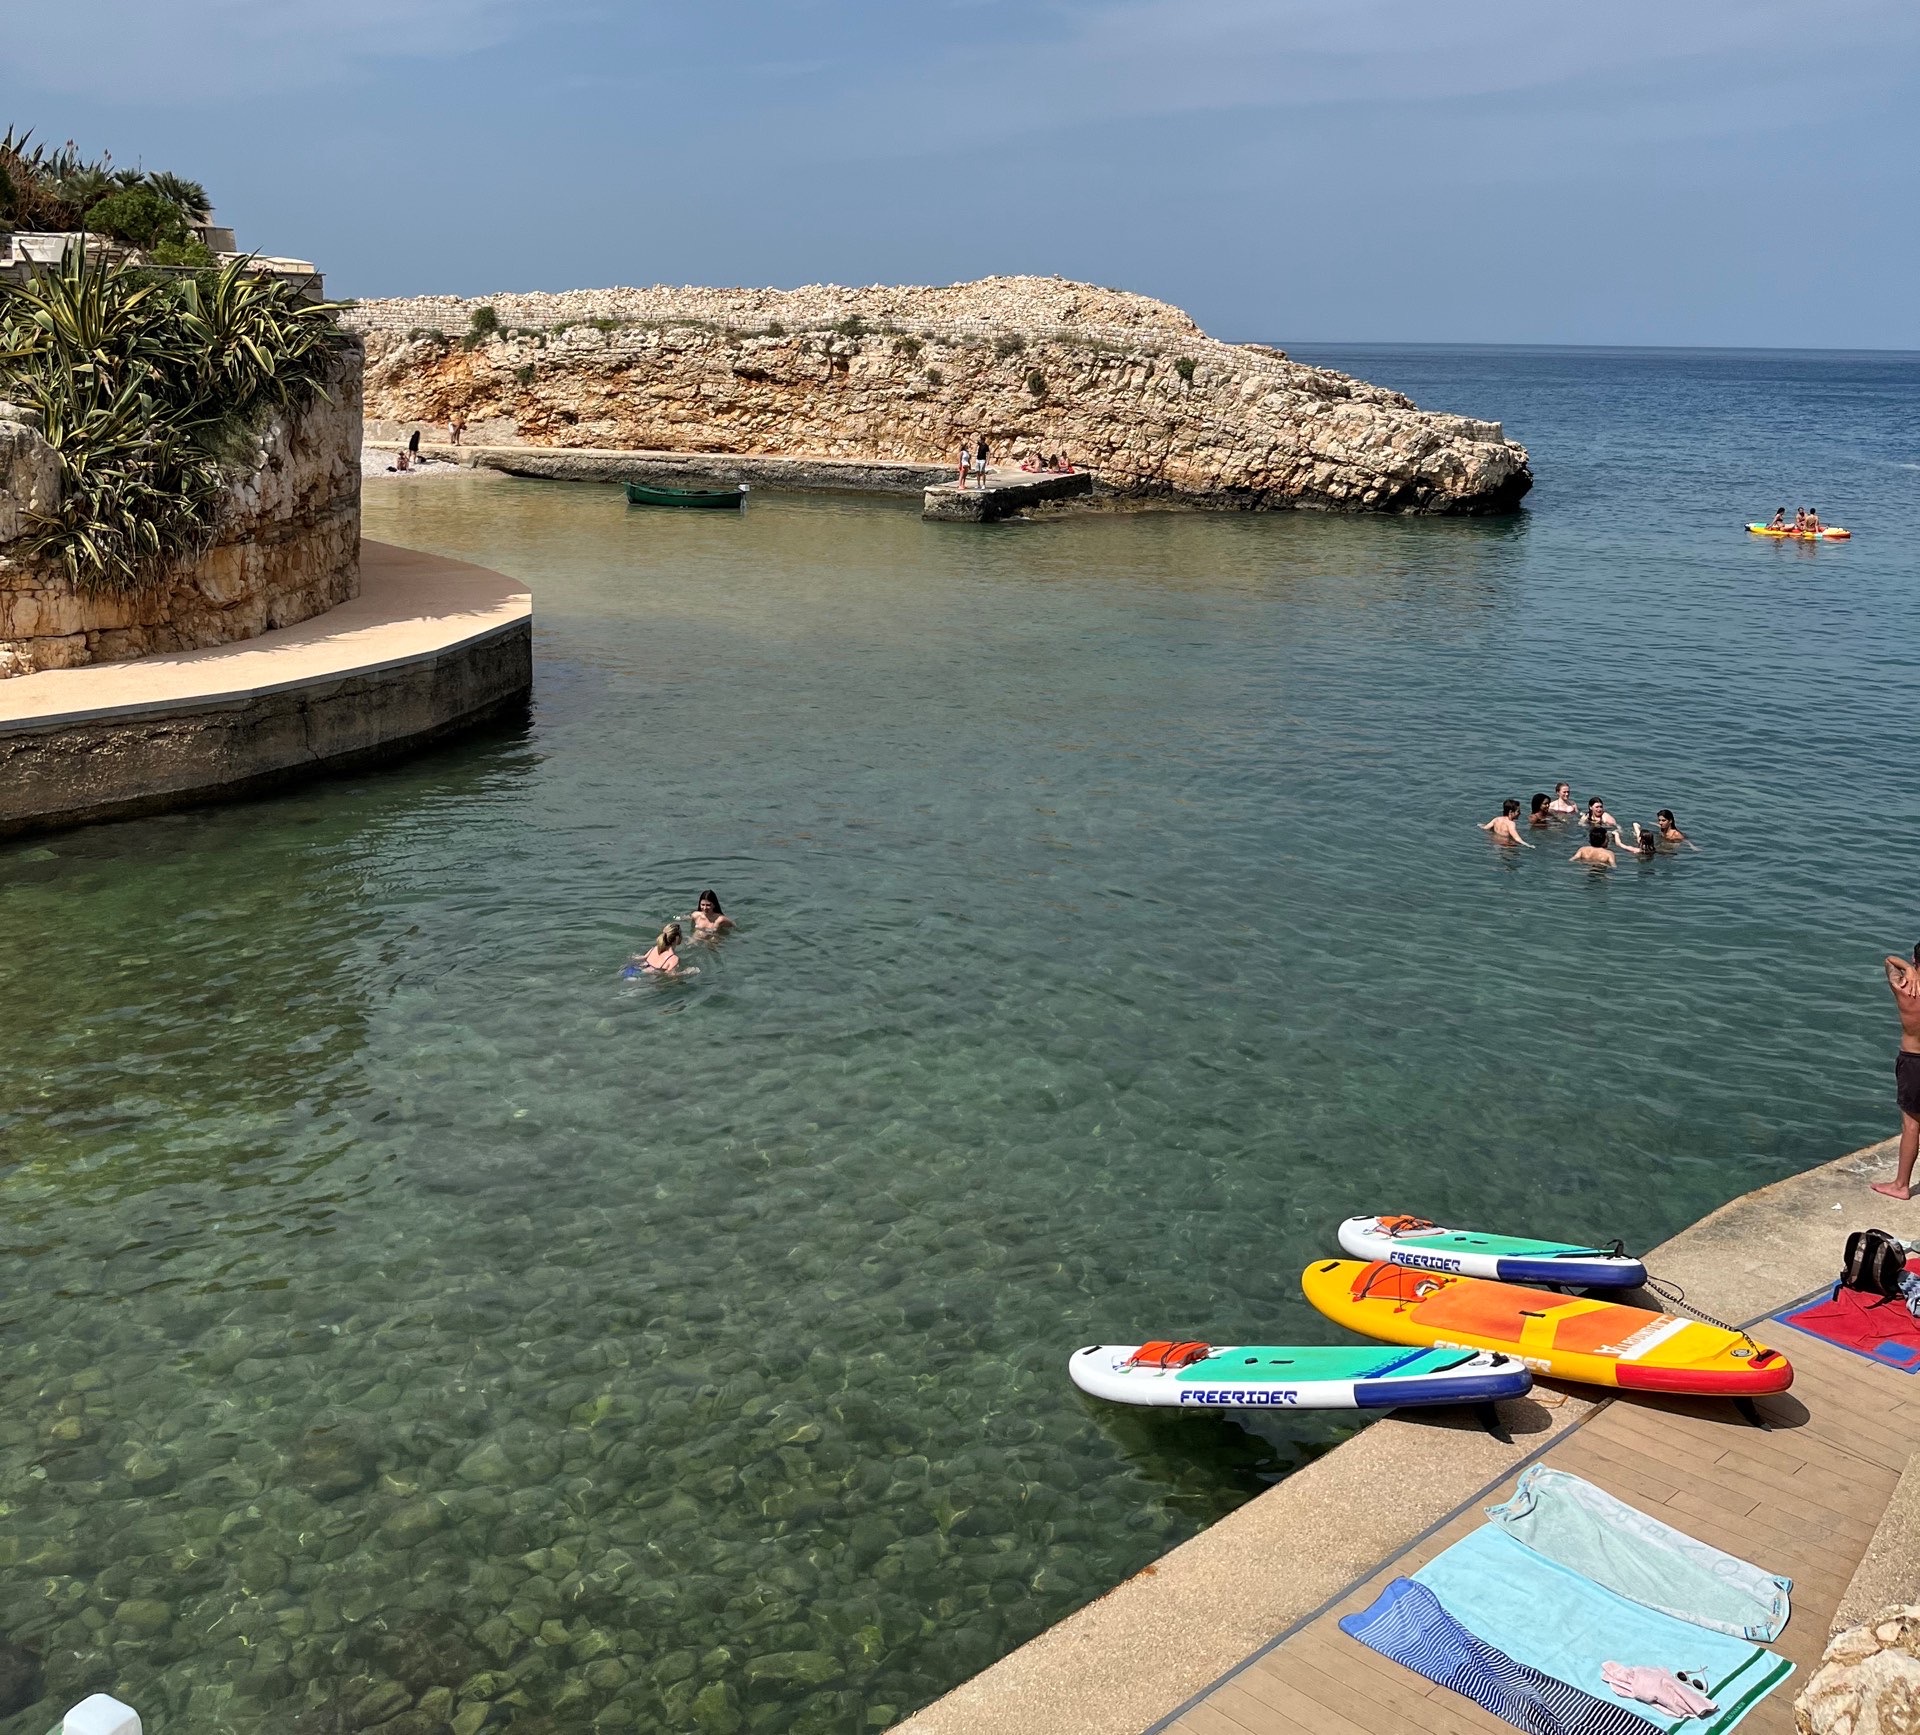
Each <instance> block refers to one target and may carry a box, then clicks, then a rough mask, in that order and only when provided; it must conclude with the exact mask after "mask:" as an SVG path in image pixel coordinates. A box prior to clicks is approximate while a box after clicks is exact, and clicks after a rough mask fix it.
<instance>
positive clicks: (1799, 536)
mask: <svg viewBox="0 0 1920 1735" xmlns="http://www.w3.org/2000/svg"><path fill="white" fill-rule="evenodd" d="M1747 530H1748V533H1749V534H1750V535H1753V536H1776V537H1781V538H1784V539H1785V540H1786V541H1788V542H1851V541H1852V540H1853V532H1852V531H1851V530H1842V529H1840V528H1839V527H1838V526H1837V525H1830V526H1828V528H1826V529H1825V530H1795V529H1793V528H1792V527H1791V526H1786V527H1784V528H1781V529H1778V530H1776V529H1775V528H1774V527H1773V526H1772V525H1771V524H1749V525H1748V526H1747Z"/></svg>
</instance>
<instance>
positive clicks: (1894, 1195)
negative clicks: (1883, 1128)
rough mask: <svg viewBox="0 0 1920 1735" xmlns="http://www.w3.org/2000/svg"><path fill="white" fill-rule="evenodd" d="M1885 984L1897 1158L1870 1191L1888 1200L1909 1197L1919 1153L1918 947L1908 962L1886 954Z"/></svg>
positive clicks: (1919, 989)
mask: <svg viewBox="0 0 1920 1735" xmlns="http://www.w3.org/2000/svg"><path fill="white" fill-rule="evenodd" d="M1886 971H1887V986H1888V987H1889V988H1891V989H1892V990H1893V1004H1894V1008H1895V1010H1897V1011H1898V1012H1899V1014H1900V1052H1899V1053H1898V1054H1896V1055H1895V1056H1894V1057H1893V1088H1894V1095H1895V1097H1896V1098H1897V1099H1898V1100H1899V1103H1900V1161H1899V1164H1898V1166H1897V1167H1896V1168H1895V1169H1894V1171H1893V1179H1892V1180H1891V1181H1875V1182H1874V1183H1873V1190H1874V1191H1875V1192H1876V1193H1884V1194H1886V1196H1887V1197H1888V1198H1889V1199H1911V1198H1912V1197H1913V1159H1914V1158H1915V1157H1916V1156H1920V946H1915V947H1914V949H1913V958H1912V960H1911V961H1909V960H1907V959H1905V958H1895V957H1889V958H1888V959H1887V961H1886Z"/></svg>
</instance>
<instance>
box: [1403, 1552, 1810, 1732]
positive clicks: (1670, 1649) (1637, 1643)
mask: <svg viewBox="0 0 1920 1735" xmlns="http://www.w3.org/2000/svg"><path fill="white" fill-rule="evenodd" d="M1413 1576H1414V1579H1415V1581H1416V1582H1418V1583H1420V1584H1424V1585H1425V1586H1426V1587H1427V1589H1429V1590H1430V1591H1432V1592H1433V1594H1434V1595H1435V1596H1437V1597H1438V1598H1439V1599H1440V1604H1441V1606H1442V1607H1443V1608H1444V1609H1445V1610H1446V1611H1447V1613H1448V1614H1450V1615H1452V1616H1453V1618H1454V1619H1455V1620H1457V1621H1458V1622H1460V1624H1461V1625H1462V1626H1464V1627H1465V1628H1466V1629H1467V1630H1468V1631H1469V1632H1471V1633H1474V1634H1476V1635H1477V1636H1478V1637H1479V1638H1480V1639H1481V1640H1483V1641H1484V1642H1485V1643H1487V1644H1489V1645H1492V1646H1494V1647H1496V1648H1497V1649H1498V1650H1500V1651H1501V1652H1503V1653H1504V1654H1505V1655H1507V1656H1509V1657H1511V1658H1513V1660H1514V1661H1515V1662H1517V1663H1525V1664H1526V1665H1527V1667H1528V1668H1530V1669H1539V1670H1540V1671H1542V1672H1543V1673H1545V1674H1549V1675H1552V1676H1553V1677H1554V1679H1555V1680H1559V1681H1565V1682H1566V1683H1567V1685H1568V1686H1570V1687H1578V1688H1579V1689H1580V1690H1581V1691H1582V1692H1583V1693H1604V1692H1606V1690H1607V1686H1606V1682H1605V1681H1604V1680H1603V1679H1602V1678H1601V1669H1602V1666H1603V1665H1604V1664H1606V1663H1608V1662H1615V1663H1624V1664H1626V1665H1627V1666H1628V1667H1630V1668H1631V1667H1635V1666H1639V1665H1645V1664H1651V1665H1652V1666H1653V1667H1654V1668H1658V1669H1671V1670H1673V1672H1674V1673H1675V1674H1676V1675H1678V1674H1686V1675H1697V1676H1699V1677H1700V1678H1701V1679H1702V1680H1703V1681H1705V1683H1706V1691H1707V1694H1708V1696H1709V1697H1710V1698H1712V1699H1713V1700H1715V1701H1716V1703H1717V1705H1718V1707H1719V1708H1718V1709H1717V1710H1716V1711H1713V1712H1711V1713H1709V1714H1708V1715H1706V1716H1702V1717H1673V1716H1669V1715H1668V1714H1667V1713H1666V1712H1664V1711H1661V1710H1659V1709H1657V1708H1656V1707H1654V1706H1652V1705H1648V1706H1646V1707H1645V1708H1644V1710H1645V1715H1646V1718H1647V1721H1648V1722H1650V1723H1652V1724H1653V1725H1654V1726H1655V1727H1656V1728H1659V1729H1662V1730H1665V1731H1667V1735H1726V1732H1727V1731H1728V1730H1729V1729H1731V1728H1733V1726H1734V1725H1735V1724H1736V1723H1738V1722H1739V1721H1740V1719H1741V1718H1742V1717H1744V1716H1746V1714H1747V1713H1748V1712H1749V1711H1751V1710H1752V1709H1753V1708H1754V1706H1755V1705H1757V1704H1758V1703H1759V1702H1760V1701H1761V1700H1762V1699H1763V1698H1765V1697H1766V1695H1767V1694H1768V1693H1770V1692H1772V1691H1773V1689H1774V1688H1775V1687H1777V1686H1779V1685H1780V1683H1781V1682H1782V1681H1784V1680H1785V1679H1786V1678H1787V1677H1788V1676H1789V1675H1790V1674H1792V1673H1793V1665H1792V1664H1791V1663H1790V1662H1788V1661H1787V1659H1786V1658H1785V1657H1782V1656H1779V1655H1777V1654H1776V1653H1775V1652H1773V1651H1765V1650H1762V1649H1761V1648H1760V1647H1759V1646H1758V1645H1754V1644H1749V1643H1748V1642H1747V1641H1746V1640H1745V1639H1737V1638H1734V1637H1733V1636H1732V1635H1731V1634H1728V1633H1721V1632H1715V1631H1713V1630H1711V1629H1710V1628H1707V1627H1697V1626H1693V1625H1690V1624H1689V1623H1688V1622H1686V1621H1679V1620H1675V1619H1674V1618H1673V1616H1672V1615H1668V1614H1661V1613H1660V1612H1658V1611H1657V1610H1655V1609H1650V1608H1643V1607H1642V1606H1641V1605H1640V1604H1639V1603H1637V1602H1629V1601H1628V1600H1627V1599H1626V1598H1625V1597H1623V1596H1619V1595H1617V1594H1616V1593H1615V1592H1613V1591H1610V1590H1608V1589H1606V1588H1605V1587H1604V1586H1603V1585H1597V1584H1595V1583H1594V1582H1593V1580H1592V1579H1590V1578H1586V1577H1584V1576H1583V1575H1582V1574H1580V1573H1577V1572H1574V1571H1573V1570H1572V1569H1570V1568H1568V1567H1565V1566H1562V1565H1561V1564H1560V1563H1559V1562H1558V1561H1556V1560H1548V1559H1547V1557H1546V1556H1545V1555H1543V1554H1536V1553H1535V1552H1534V1551H1533V1550H1532V1549H1531V1548H1528V1547H1527V1546H1526V1544H1525V1543H1521V1542H1516V1541H1514V1539H1513V1538H1512V1537H1511V1536H1509V1535H1508V1534H1507V1533H1506V1532H1505V1531H1504V1530H1502V1529H1500V1527H1499V1526H1498V1525H1494V1524H1483V1525H1481V1527H1480V1528H1479V1529H1478V1530H1476V1531H1473V1532H1472V1533H1471V1534H1469V1535H1467V1536H1464V1537H1462V1538H1461V1539H1460V1541H1458V1542H1456V1543H1455V1544H1454V1545H1453V1546H1452V1547H1451V1548H1449V1549H1445V1550H1443V1551H1442V1552H1441V1553H1439V1554H1436V1555H1435V1556H1434V1557H1433V1559H1431V1560H1430V1561H1428V1562H1427V1564H1426V1565H1425V1566H1423V1567H1421V1568H1420V1570H1419V1571H1418V1572H1416V1573H1415V1574H1414V1575H1413Z"/></svg>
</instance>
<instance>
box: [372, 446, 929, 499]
mask: <svg viewBox="0 0 1920 1735" xmlns="http://www.w3.org/2000/svg"><path fill="white" fill-rule="evenodd" d="M366 450H367V451H369V452H393V451H398V450H399V443H398V442H397V441H390V440H368V441H367V442H366ZM420 451H421V454H422V456H424V457H428V458H433V459H436V460H438V461H440V462H442V463H454V464H463V465H465V466H466V467H467V468H468V469H470V470H497V471H499V472H500V473H501V474H502V475H507V476H528V477H532V478H533V479H535V480H536V481H543V482H652V483H657V484H662V485H664V486H666V487H669V488H688V487H696V488H697V487H705V486H709V485H718V486H721V487H725V486H728V485H730V484H732V483H735V482H745V483H746V484H747V485H748V486H749V487H752V488H793V489H798V490H801V491H804V492H808V493H829V494H918V493H919V492H920V491H921V490H922V489H924V488H925V487H926V486H927V485H928V484H929V483H932V482H938V481H940V480H942V479H943V478H945V477H947V476H949V475H951V474H952V466H951V465H947V464H918V463H912V462H909V461H906V460H903V459H894V458H815V457H794V458H774V457H760V456H745V455H740V454H736V453H731V452H647V451H626V450H621V449H619V448H616V447H597V446H464V445H463V446H443V445H438V444H423V445H422V446H421V448H420Z"/></svg>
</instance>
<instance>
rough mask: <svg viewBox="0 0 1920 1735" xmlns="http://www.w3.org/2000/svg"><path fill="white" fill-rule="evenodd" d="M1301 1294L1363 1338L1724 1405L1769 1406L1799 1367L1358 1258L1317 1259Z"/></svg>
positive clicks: (1704, 1334) (1583, 1307)
mask: <svg viewBox="0 0 1920 1735" xmlns="http://www.w3.org/2000/svg"><path fill="white" fill-rule="evenodd" d="M1300 1287H1301V1288H1302V1289H1304V1290H1305V1291H1306V1295H1307V1299H1308V1300H1309V1301H1310V1302H1312V1303H1313V1305H1314V1306H1315V1307H1317V1308H1318V1309H1319V1310H1320V1311H1321V1312H1322V1313H1324V1314H1325V1315H1326V1316H1327V1318H1329V1319H1331V1320H1333V1321H1335V1322H1336V1323H1337V1324H1340V1325H1344V1326H1346V1327H1347V1328H1348V1329H1349V1330H1350V1331H1357V1332H1359V1333H1361V1335H1362V1336H1365V1337H1373V1338H1379V1339H1380V1340H1381V1341H1383V1342H1385V1343H1405V1344H1424V1345H1429V1346H1432V1347H1434V1348H1439V1349H1487V1350H1498V1351H1500V1352H1501V1353H1503V1354H1505V1355H1510V1356H1517V1357H1518V1358H1519V1359H1520V1360H1521V1361H1523V1362H1525V1363H1526V1364H1527V1366H1528V1367H1530V1368H1531V1369H1532V1370H1533V1371H1534V1372H1535V1373H1537V1374H1545V1375H1547V1377H1548V1378H1550V1379H1562V1380H1578V1381H1580V1382H1581V1383H1582V1384H1585V1385H1593V1386H1620V1387H1623V1388H1625V1389H1627V1390H1629V1391H1640V1392H1686V1393H1691V1394H1694V1395H1696V1396H1701V1397H1723V1398H1758V1397H1764V1396H1765V1395H1766V1394H1767V1393H1769V1392H1784V1391H1785V1390H1786V1389H1787V1387H1788V1386H1790V1385H1792V1384H1793V1364H1792V1363H1791V1362H1789V1361H1788V1360H1787V1358H1786V1357H1785V1356H1784V1355H1782V1354H1781V1353H1780V1352H1779V1351H1778V1350H1777V1349H1768V1348H1767V1347H1766V1346H1765V1345H1764V1344H1756V1343H1754V1342H1753V1341H1752V1340H1751V1339H1749V1338H1745V1337H1742V1336H1741V1335H1740V1334H1739V1333H1738V1332H1732V1331H1724V1330H1722V1329H1721V1328H1720V1327H1719V1326H1717V1325H1706V1324H1703V1323H1702V1322H1701V1321H1699V1320H1695V1319H1680V1318H1677V1317H1675V1316H1674V1315H1673V1314H1669V1313H1652V1312H1649V1311H1648V1310H1647V1309H1646V1308H1644V1307H1626V1306H1624V1305H1622V1304H1621V1303H1620V1302H1617V1301H1589V1300H1587V1299H1586V1298H1585V1297H1582V1296H1574V1295H1559V1294H1556V1293H1554V1292H1553V1291H1552V1290H1547V1289H1523V1288H1521V1287H1520V1286H1519V1285H1518V1284H1514V1283H1494V1282H1490V1281H1488V1280H1487V1279H1486V1278H1482V1277H1453V1276H1449V1275H1446V1274H1444V1273H1441V1272H1437V1271H1416V1270H1413V1269H1411V1268H1409V1267H1407V1266H1405V1265H1389V1264H1386V1263H1384V1262H1380V1261H1371V1262H1370V1261H1365V1260H1359V1259H1322V1260H1319V1261H1317V1262H1316V1263H1314V1264H1312V1265H1309V1266H1308V1267H1307V1269H1306V1271H1305V1272H1304V1273H1303V1274H1302V1275H1301V1278H1300Z"/></svg>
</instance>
